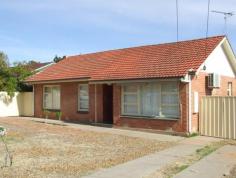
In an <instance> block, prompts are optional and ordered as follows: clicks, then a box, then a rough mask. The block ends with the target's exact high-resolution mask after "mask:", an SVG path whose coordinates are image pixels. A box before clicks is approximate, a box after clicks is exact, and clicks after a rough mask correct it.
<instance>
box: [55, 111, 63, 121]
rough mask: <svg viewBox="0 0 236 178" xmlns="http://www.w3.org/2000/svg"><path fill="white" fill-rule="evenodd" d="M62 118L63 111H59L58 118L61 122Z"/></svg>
mask: <svg viewBox="0 0 236 178" xmlns="http://www.w3.org/2000/svg"><path fill="white" fill-rule="evenodd" d="M61 116H62V112H61V111H57V112H56V117H57V119H58V120H59V121H60V120H61Z"/></svg>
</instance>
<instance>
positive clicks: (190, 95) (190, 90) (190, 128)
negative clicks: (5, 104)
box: [188, 75, 192, 133]
mask: <svg viewBox="0 0 236 178" xmlns="http://www.w3.org/2000/svg"><path fill="white" fill-rule="evenodd" d="M188 86H189V88H188V99H189V101H188V103H189V104H188V105H189V112H188V114H189V115H188V132H189V133H191V132H192V80H191V75H190V76H189V83H188Z"/></svg>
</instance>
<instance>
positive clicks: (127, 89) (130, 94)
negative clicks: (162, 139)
mask: <svg viewBox="0 0 236 178" xmlns="http://www.w3.org/2000/svg"><path fill="white" fill-rule="evenodd" d="M138 100H139V97H138V87H137V86H124V87H123V111H124V113H126V114H130V115H132V114H134V115H136V114H139V107H138Z"/></svg>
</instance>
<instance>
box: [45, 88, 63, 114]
mask: <svg viewBox="0 0 236 178" xmlns="http://www.w3.org/2000/svg"><path fill="white" fill-rule="evenodd" d="M56 87H57V88H59V91H60V95H59V96H60V98H59V102H60V103H59V108H56V107H53V105H54V104H53V94H52V93H51V95H52V99H51V102H52V107H46V106H45V95H46V94H50V93H47V92H45V89H46V88H51V91H52V90H53V88H56ZM43 109H48V110H60V109H61V87H60V85H44V86H43Z"/></svg>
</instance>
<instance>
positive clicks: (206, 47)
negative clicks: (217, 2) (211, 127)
mask: <svg viewBox="0 0 236 178" xmlns="http://www.w3.org/2000/svg"><path fill="white" fill-rule="evenodd" d="M235 74H236V61H235V56H234V53H233V50H232V48H231V46H230V44H229V42H228V40H227V38H226V37H225V36H216V37H210V38H206V39H197V40H190V41H181V42H178V43H166V44H159V45H149V46H141V47H133V48H125V49H118V50H110V51H105V52H97V53H92V54H85V55H77V56H70V57H66V58H65V59H64V60H62V61H60V62H59V63H57V64H55V65H52V66H50V67H48V68H47V69H45V70H44V71H42V72H40V73H37V74H35V75H33V76H31V77H30V78H28V79H27V82H28V83H31V84H32V85H33V87H34V116H35V117H45V116H44V112H43V111H44V110H45V109H46V110H51V111H58V110H59V111H61V112H62V120H66V121H77V122H86V123H110V124H113V125H115V126H126V127H139V128H147V129H149V128H150V129H158V130H166V131H175V132H195V131H198V124H199V115H198V112H199V111H198V107H199V106H198V105H199V103H200V99H201V97H202V96H205V95H220V96H227V95H236V80H235ZM51 118H55V113H53V112H52V114H51Z"/></svg>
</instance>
